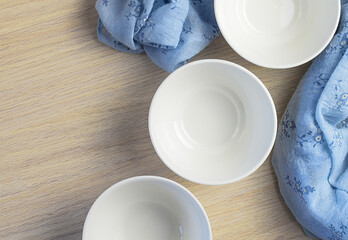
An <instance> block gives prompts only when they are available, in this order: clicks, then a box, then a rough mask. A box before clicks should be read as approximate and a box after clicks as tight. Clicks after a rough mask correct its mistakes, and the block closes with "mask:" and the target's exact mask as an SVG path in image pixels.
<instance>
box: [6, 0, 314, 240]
mask: <svg viewBox="0 0 348 240" xmlns="http://www.w3.org/2000/svg"><path fill="white" fill-rule="evenodd" d="M96 22H97V13H96V11H95V9H94V1H92V0H84V1H83V0H51V1H46V0H36V1H32V0H13V1H5V0H0V239H26V240H28V239H80V238H81V231H82V227H83V222H84V219H85V217H86V214H87V212H88V209H89V208H90V206H91V204H92V203H93V201H94V200H95V199H96V198H97V196H98V195H99V194H101V193H102V192H103V191H104V190H105V189H106V188H108V187H109V186H111V185H112V184H114V183H116V182H118V181H120V180H122V179H125V178H128V177H132V176H137V175H158V176H163V177H167V178H170V179H173V180H175V181H177V182H179V183H181V184H182V185H184V186H185V187H187V188H188V189H189V190H190V191H192V192H193V193H194V194H195V195H196V196H197V198H198V199H199V200H200V201H201V203H202V204H203V206H204V207H205V209H206V211H207V214H208V216H209V218H210V221H211V225H212V230H213V237H214V239H215V240H225V239H258V240H262V239H306V237H305V235H304V233H303V232H302V230H301V228H300V226H299V225H298V224H297V222H296V221H295V219H294V217H293V216H292V215H291V213H290V212H289V210H288V208H287V207H286V205H285V204H284V201H283V199H282V198H281V196H280V193H279V191H278V188H277V181H276V178H275V175H274V172H273V169H272V166H271V163H270V160H269V159H268V160H267V161H266V162H265V164H263V166H262V167H261V168H260V169H259V170H258V171H257V172H255V173H254V174H252V175H251V176H249V177H248V178H246V179H245V180H243V181H240V182H237V183H234V184H229V185H226V186H216V187H211V186H203V185H197V184H194V183H191V182H188V181H186V180H184V179H182V178H180V177H179V176H177V175H175V174H174V173H173V172H171V171H170V170H169V169H168V168H167V167H165V165H164V164H163V163H162V162H161V161H160V159H159V158H158V157H157V155H156V153H155V152H154V150H153V148H152V145H151V142H150V139H149V134H148V130H147V115H148V109H149V106H150V102H151V99H152V96H153V94H154V93H155V91H156V89H157V87H158V86H159V84H160V83H161V82H162V80H163V79H164V78H165V77H166V76H167V75H168V73H167V72H165V71H163V70H162V69H160V68H159V67H157V66H156V65H154V64H153V63H152V62H151V61H150V60H149V59H148V57H147V56H146V55H144V54H140V55H134V54H125V53H121V52H117V51H114V50H112V49H111V48H109V47H107V46H105V45H103V44H101V43H99V42H98V40H97V37H96ZM205 58H219V59H225V60H229V61H232V62H235V63H238V64H240V65H242V66H244V67H246V68H248V69H249V70H251V71H252V72H254V73H255V74H256V75H257V76H258V77H259V78H260V79H261V80H262V81H263V82H264V84H265V85H266V86H267V87H268V89H269V91H270V93H271V95H272V97H273V99H274V101H275V103H276V108H277V111H278V117H279V116H281V114H282V113H283V112H284V109H285V107H286V104H287V102H288V101H289V99H290V97H291V95H292V93H293V92H294V90H295V88H296V86H297V84H298V82H299V80H300V79H301V77H302V76H303V74H304V72H305V71H306V69H307V68H308V66H309V65H308V64H307V65H304V66H301V67H298V68H293V69H288V70H271V69H265V68H261V67H258V66H255V65H253V64H251V63H249V62H247V61H245V60H243V59H242V58H241V57H239V56H238V55H237V54H236V53H235V52H234V51H233V50H232V49H231V48H230V47H229V46H228V45H227V44H226V42H225V41H224V39H223V38H222V37H219V38H218V39H217V40H215V41H214V42H213V43H212V44H211V45H210V46H209V47H208V48H207V49H205V50H204V51H203V52H202V53H200V54H199V55H198V56H196V57H195V58H194V59H195V60H197V59H205Z"/></svg>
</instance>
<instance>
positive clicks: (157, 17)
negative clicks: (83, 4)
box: [96, 0, 219, 72]
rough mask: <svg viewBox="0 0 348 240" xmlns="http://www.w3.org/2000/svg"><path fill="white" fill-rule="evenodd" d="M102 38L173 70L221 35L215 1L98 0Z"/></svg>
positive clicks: (100, 35) (117, 47)
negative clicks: (145, 54)
mask: <svg viewBox="0 0 348 240" xmlns="http://www.w3.org/2000/svg"><path fill="white" fill-rule="evenodd" d="M96 9H97V11H98V13H99V22H98V37H99V40H100V41H101V42H103V43H105V44H107V45H109V46H110V47H112V48H115V49H117V50H120V51H124V52H130V53H141V52H143V51H145V52H146V53H147V55H148V56H149V57H150V58H151V59H152V61H153V62H155V63H156V64H157V65H158V66H160V67H161V68H163V69H165V70H166V71H169V72H172V71H174V70H175V69H176V68H178V67H180V66H182V65H184V64H185V63H186V62H187V61H188V60H189V59H190V58H192V57H193V56H194V55H196V54H197V53H198V52H200V51H201V50H202V49H204V48H205V47H206V46H207V45H208V44H209V43H210V42H211V41H212V40H213V39H215V38H216V37H217V36H218V34H219V29H218V27H217V23H216V20H215V15H214V0H98V1H97V3H96Z"/></svg>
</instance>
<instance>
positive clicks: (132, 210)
mask: <svg viewBox="0 0 348 240" xmlns="http://www.w3.org/2000/svg"><path fill="white" fill-rule="evenodd" d="M210 237H211V232H210V225H209V222H208V220H207V217H206V215H205V212H204V210H203V208H202V207H201V205H200V204H199V203H198V201H197V200H196V199H195V198H194V197H193V195H192V194H190V193H189V192H188V191H187V190H185V189H184V188H183V187H182V186H180V185H178V184H176V183H174V182H171V181H169V180H163V179H162V178H156V177H138V178H133V179H130V180H126V181H123V182H121V183H119V184H116V185H114V186H112V187H111V188H109V189H108V190H106V191H105V192H104V193H103V194H102V195H101V196H100V197H99V198H98V199H97V200H96V202H95V203H94V204H93V206H92V208H91V210H90V212H89V213H88V216H87V218H86V222H85V226H84V233H83V239H84V240H109V239H110V240H114V239H122V240H139V239H143V240H163V239H168V240H178V239H180V240H211V238H210Z"/></svg>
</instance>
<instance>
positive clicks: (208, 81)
mask: <svg viewBox="0 0 348 240" xmlns="http://www.w3.org/2000/svg"><path fill="white" fill-rule="evenodd" d="M276 126H277V118H276V110H275V107H274V103H273V101H272V98H271V96H270V94H269V93H268V91H267V89H266V87H265V86H264V85H263V84H262V82H261V81H260V80H259V79H258V78H257V77H256V76H255V75H253V74H252V73H251V72H249V71H248V70H246V69H245V68H243V67H241V66H239V65H236V64H234V63H231V62H227V61H222V60H202V61H196V62H192V63H189V64H187V65H185V66H183V67H181V68H179V69H178V70H176V71H175V72H173V73H172V74H171V75H170V76H168V77H167V79H165V80H164V81H163V83H162V84H161V86H160V87H159V88H158V90H157V92H156V94H155V96H154V97H153V100H152V103H151V107H150V112H149V132H150V137H151V140H152V143H153V146H154V148H155V150H156V152H157V154H158V155H159V157H160V158H161V159H162V161H163V162H164V163H165V164H166V165H167V166H168V167H169V168H170V169H172V170H173V171H174V172H176V173H177V174H178V175H180V176H182V177H184V178H186V179H188V180H190V181H193V182H197V183H201V184H207V185H218V184H226V183H231V182H234V181H237V180H240V179H242V178H244V177H246V176H248V175H249V174H251V173H252V172H254V171H255V170H256V169H257V168H258V167H259V166H260V165H261V164H262V163H263V162H264V161H265V159H266V158H267V156H268V154H269V153H270V151H271V148H272V146H273V144H274V140H275V135H276Z"/></svg>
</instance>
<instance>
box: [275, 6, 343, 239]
mask: <svg viewBox="0 0 348 240" xmlns="http://www.w3.org/2000/svg"><path fill="white" fill-rule="evenodd" d="M347 48H348V0H343V1H342V15H341V22H340V25H339V28H338V31H337V33H336V35H335V36H334V38H333V40H332V41H331V43H330V45H329V46H328V47H327V48H326V49H325V50H324V51H323V52H322V53H321V54H320V55H319V56H318V57H317V58H316V59H315V60H314V62H313V63H312V65H311V66H310V68H309V70H308V71H307V73H306V74H305V76H304V77H303V79H302V80H301V82H300V84H299V86H298V88H297V90H296V92H295V93H294V95H293V96H292V98H291V100H290V102H289V104H288V106H287V109H286V111H285V113H284V115H283V117H282V119H281V122H280V125H279V130H278V136H277V141H276V144H275V148H274V152H273V158H272V162H273V166H274V169H275V172H276V175H277V177H278V182H279V188H280V191H281V194H282V195H283V197H284V199H285V202H286V204H287V205H288V206H289V208H290V210H291V211H292V213H293V214H294V216H295V217H296V219H297V220H298V221H299V222H300V224H301V225H302V226H303V228H304V230H305V232H306V233H307V234H308V235H309V236H311V237H313V238H315V237H317V238H320V239H329V240H347V239H348V154H347V152H348V50H347Z"/></svg>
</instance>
